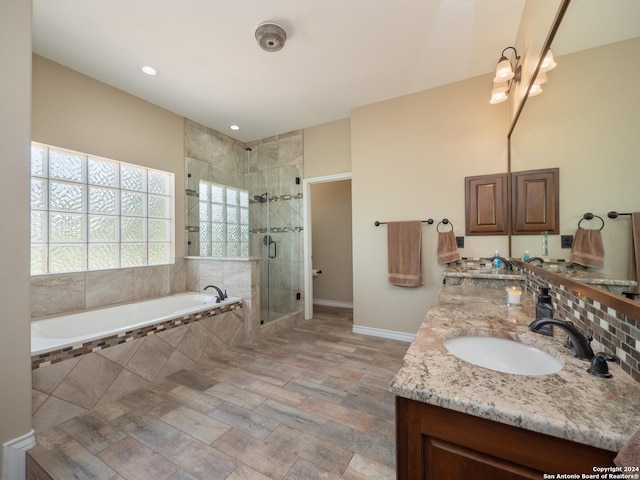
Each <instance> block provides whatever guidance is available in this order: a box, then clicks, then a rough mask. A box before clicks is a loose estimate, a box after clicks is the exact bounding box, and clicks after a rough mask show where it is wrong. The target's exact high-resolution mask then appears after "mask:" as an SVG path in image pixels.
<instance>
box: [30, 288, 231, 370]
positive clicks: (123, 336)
mask: <svg viewBox="0 0 640 480" xmlns="http://www.w3.org/2000/svg"><path fill="white" fill-rule="evenodd" d="M240 308H242V301H241V300H238V302H237V303H230V304H227V305H223V306H220V307H215V308H212V309H209V310H205V311H202V312H198V313H194V314H191V315H185V316H183V317H179V318H174V319H171V320H166V321H164V322H160V323H157V324H154V325H148V326H146V327H142V328H137V329H134V330H130V331H126V332H122V333H119V334H117V335H111V336H108V337H105V338H100V339H97V340H92V341H90V342H85V343H82V344H80V345H73V346H71V347H66V348H62V349H59V350H53V351H51V352H47V353H42V354H40V355H34V356H33V357H31V370H37V369H39V368H42V367H46V366H49V365H53V364H55V363H59V362H62V361H64V360H67V359H70V358H76V357H79V356H82V355H86V354H89V353H94V352H97V351H101V350H104V349H106V348H109V347H113V346H116V345H121V344H123V343H126V342H130V341H133V340H135V339H138V338H142V337H148V336H150V335H154V334H156V333H159V332H163V331H166V330H170V329H172V328H176V327H180V326H183V325H189V324H191V323H195V322H198V321H200V320H204V319H207V318H211V317H215V316H217V315H222V314H223V313H227V312H231V311H233V310H236V309H240Z"/></svg>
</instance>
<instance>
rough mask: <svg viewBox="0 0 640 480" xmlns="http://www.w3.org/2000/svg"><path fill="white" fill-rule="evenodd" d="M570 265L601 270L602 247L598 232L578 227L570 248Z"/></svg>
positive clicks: (602, 261) (600, 236)
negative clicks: (575, 264) (574, 264)
mask: <svg viewBox="0 0 640 480" xmlns="http://www.w3.org/2000/svg"><path fill="white" fill-rule="evenodd" d="M571 263H577V264H578V265H582V266H585V267H594V268H602V266H603V265H604V246H603V245H602V234H601V233H600V230H592V229H586V228H582V227H578V230H576V235H575V237H574V239H573V246H572V247H571Z"/></svg>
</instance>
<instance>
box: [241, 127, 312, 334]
mask: <svg viewBox="0 0 640 480" xmlns="http://www.w3.org/2000/svg"><path fill="white" fill-rule="evenodd" d="M301 148H302V136H301V134H300V135H299V136H295V135H294V136H287V137H285V138H281V137H272V138H270V139H268V140H267V141H262V142H260V143H258V144H257V145H255V146H252V147H251V151H249V153H248V157H249V167H250V168H249V171H250V174H249V175H250V213H251V255H252V256H260V257H261V258H262V262H261V264H262V265H261V281H260V310H261V321H262V322H263V323H266V322H268V321H271V320H274V319H277V318H280V317H283V316H286V315H288V314H291V313H293V312H296V311H299V310H301V309H302V308H303V302H302V299H301V296H302V293H301V292H302V288H301V279H302V255H301V248H302V228H301V225H302V215H301V211H302V193H301V192H302V185H300V178H301V176H302V155H291V152H292V151H294V152H295V151H297V149H299V150H300V151H301Z"/></svg>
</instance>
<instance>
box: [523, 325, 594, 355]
mask: <svg viewBox="0 0 640 480" xmlns="http://www.w3.org/2000/svg"><path fill="white" fill-rule="evenodd" d="M545 325H553V326H554V327H560V328H562V329H563V330H564V331H565V332H567V335H569V338H570V339H571V343H572V344H573V349H574V350H575V352H576V357H577V358H579V359H581V360H588V361H590V360H591V359H592V358H593V357H594V353H593V350H591V345H589V340H587V338H586V337H585V336H584V335H582V333H580V330H578V329H577V328H576V326H575V325H574V324H573V323H570V322H565V321H563V320H557V319H555V318H539V319H537V320H534V321H533V322H531V323H530V324H529V330H531V331H532V332H536V333H538V330H540V329H541V328H542V327H544V326H545Z"/></svg>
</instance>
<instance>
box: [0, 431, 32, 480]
mask: <svg viewBox="0 0 640 480" xmlns="http://www.w3.org/2000/svg"><path fill="white" fill-rule="evenodd" d="M35 445H36V433H35V432H34V431H33V430H31V431H30V432H28V433H25V434H24V435H22V436H21V437H18V438H14V439H13V440H9V441H8V442H5V443H4V444H3V446H2V460H3V461H2V475H1V476H0V478H3V479H4V480H14V479H23V478H25V477H26V476H27V462H26V459H27V450H29V449H30V448H33V447H34V446H35Z"/></svg>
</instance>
